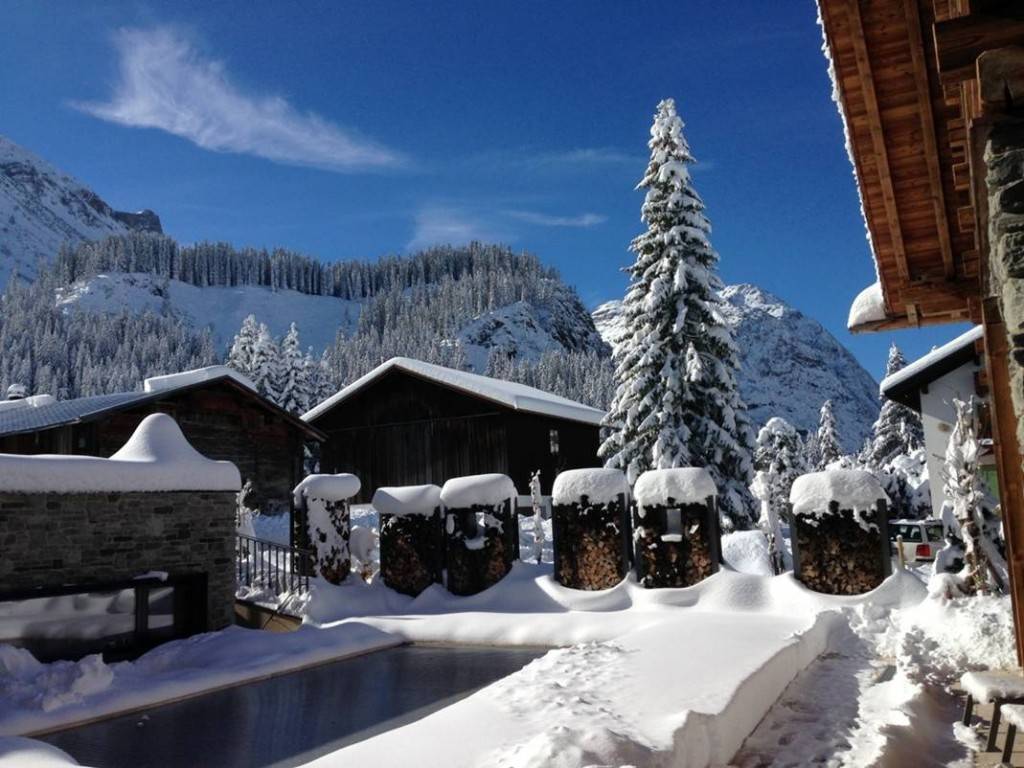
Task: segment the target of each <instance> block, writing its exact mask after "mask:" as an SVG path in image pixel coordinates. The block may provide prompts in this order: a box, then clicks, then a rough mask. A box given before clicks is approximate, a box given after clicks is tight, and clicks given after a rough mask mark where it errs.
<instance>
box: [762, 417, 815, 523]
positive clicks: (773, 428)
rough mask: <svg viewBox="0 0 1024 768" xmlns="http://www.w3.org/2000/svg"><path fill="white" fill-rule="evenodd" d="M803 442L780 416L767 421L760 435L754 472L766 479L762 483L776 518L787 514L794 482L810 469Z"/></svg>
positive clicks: (791, 426) (781, 517)
mask: <svg viewBox="0 0 1024 768" xmlns="http://www.w3.org/2000/svg"><path fill="white" fill-rule="evenodd" d="M801 442H802V441H801V440H800V435H799V434H798V433H797V431H796V429H795V428H794V427H793V425H792V424H790V423H789V422H788V421H786V420H785V419H783V418H781V417H779V416H775V417H773V418H771V419H768V422H767V423H766V424H765V425H764V426H763V427H761V430H760V431H759V432H758V433H757V443H756V445H755V447H754V469H755V470H757V472H758V474H759V475H760V476H762V478H763V479H762V481H761V482H762V484H763V485H764V486H765V488H766V489H767V497H768V500H769V502H770V503H771V506H772V512H773V513H774V516H775V517H776V518H777V519H783V518H784V517H785V515H786V510H787V505H788V504H789V489H790V488H792V487H793V481H794V480H796V479H797V478H798V477H800V475H802V474H804V473H805V472H807V471H808V470H809V469H810V468H809V467H808V466H807V464H806V461H805V458H804V449H803V445H802V444H801ZM761 495H764V493H763V492H762V494H761Z"/></svg>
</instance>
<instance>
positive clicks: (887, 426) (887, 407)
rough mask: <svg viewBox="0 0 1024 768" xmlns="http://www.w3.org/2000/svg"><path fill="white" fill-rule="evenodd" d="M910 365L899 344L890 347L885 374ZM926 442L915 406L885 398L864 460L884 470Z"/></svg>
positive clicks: (873, 466)
mask: <svg viewBox="0 0 1024 768" xmlns="http://www.w3.org/2000/svg"><path fill="white" fill-rule="evenodd" d="M906 365H907V360H906V358H905V357H903V353H902V352H900V349H899V347H897V346H896V345H895V344H893V345H892V346H891V347H890V348H889V360H888V362H887V363H886V367H885V375H886V376H887V377H888V376H892V375H893V374H894V373H896V372H897V371H899V370H901V369H903V368H904V367H906ZM923 445H924V428H923V427H922V426H921V416H920V415H919V414H917V413H915V412H914V411H913V410H912V409H910V408H908V407H907V406H905V405H903V404H902V403H897V402H895V401H893V400H889V399H887V398H885V397H882V409H881V411H880V412H879V414H878V420H877V421H876V422H875V427H874V436H873V437H872V439H871V443H870V445H869V446H868V448H867V451H866V452H865V454H864V456H863V463H864V464H865V465H866V466H868V467H871V468H873V469H879V470H884V469H885V468H886V466H887V465H888V464H889V463H890V462H892V461H893V460H894V459H895V458H896V457H898V456H901V455H908V454H910V453H912V452H913V451H915V450H916V449H918V448H920V447H922V446H923Z"/></svg>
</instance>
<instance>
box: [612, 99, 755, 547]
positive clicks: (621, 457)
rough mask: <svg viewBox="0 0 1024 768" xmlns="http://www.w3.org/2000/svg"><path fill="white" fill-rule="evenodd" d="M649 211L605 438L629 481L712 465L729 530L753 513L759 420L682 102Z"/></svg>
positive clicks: (657, 140) (652, 168)
mask: <svg viewBox="0 0 1024 768" xmlns="http://www.w3.org/2000/svg"><path fill="white" fill-rule="evenodd" d="M648 146H649V147H650V150H651V159H650V163H649V164H648V166H647V172H646V173H645V174H644V177H643V179H642V180H641V181H640V184H639V185H638V188H639V189H645V190H646V197H645V199H644V204H643V208H642V220H643V221H644V223H645V224H646V225H647V231H646V232H644V233H643V234H642V235H640V236H639V237H637V238H636V239H635V240H633V242H632V244H631V245H630V250H632V252H633V253H634V254H635V255H636V258H635V261H634V263H633V265H632V266H631V267H630V268H629V274H630V278H631V279H630V286H629V289H628V291H627V293H626V297H625V300H624V301H623V316H624V323H623V325H624V327H625V328H626V329H628V330H627V332H626V334H625V335H624V338H623V339H622V341H621V343H620V344H619V345H618V347H617V349H616V351H615V358H614V359H615V366H616V367H615V381H616V390H615V397H614V399H613V401H612V403H611V408H610V411H609V413H608V416H607V419H606V421H605V424H606V426H607V427H608V429H609V434H608V437H607V439H606V440H605V442H604V443H603V444H602V446H601V449H600V454H601V456H602V457H603V458H604V459H605V463H606V465H607V466H610V467H618V468H620V469H623V470H624V471H625V472H626V474H627V476H628V477H629V480H630V482H632V481H635V480H636V478H637V476H638V475H639V474H640V473H641V472H643V471H645V470H647V469H652V468H669V467H685V466H698V467H706V468H707V469H708V471H709V472H710V473H711V474H712V476H713V477H714V480H715V483H716V485H717V487H718V491H719V494H720V495H719V504H720V509H721V512H722V516H723V524H724V527H725V528H726V529H729V528H732V527H741V528H746V527H748V526H749V525H750V524H751V522H752V517H753V503H752V502H753V499H752V498H751V496H750V493H749V491H748V488H747V485H748V483H749V482H750V479H751V458H750V449H751V437H752V435H751V429H750V425H749V422H748V419H747V416H746V412H745V407H744V405H743V402H742V401H741V399H740V396H739V392H738V388H737V383H736V370H737V368H738V366H739V361H738V355H737V349H736V344H735V341H734V339H733V333H732V330H731V328H730V327H729V326H728V325H727V324H726V322H725V320H724V318H723V313H722V310H721V303H720V302H721V300H720V299H719V297H718V294H717V293H716V291H717V289H719V288H720V287H721V281H720V279H719V277H718V275H717V272H716V266H717V262H718V254H716V253H715V251H714V250H713V249H712V247H711V243H710V242H709V240H708V235H709V233H710V231H711V225H710V223H709V222H708V219H707V217H706V216H705V215H704V203H703V201H702V200H701V198H700V196H699V195H698V194H697V191H696V189H694V187H693V184H692V182H691V180H690V173H689V170H688V168H687V166H688V165H689V164H690V163H692V162H693V156H692V155H691V154H690V149H689V146H688V145H687V142H686V139H685V138H684V137H683V122H682V120H680V118H679V116H678V115H677V114H676V107H675V102H674V101H673V100H672V99H665V100H664V101H662V102H661V103H660V104H659V105H658V112H657V114H656V115H655V117H654V125H653V126H652V128H651V140H650V142H649V143H648Z"/></svg>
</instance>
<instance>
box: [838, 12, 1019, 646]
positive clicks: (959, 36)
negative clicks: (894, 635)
mask: <svg viewBox="0 0 1024 768" xmlns="http://www.w3.org/2000/svg"><path fill="white" fill-rule="evenodd" d="M819 8H820V12H821V21H822V26H823V29H824V34H825V42H826V50H827V53H828V55H829V58H830V63H831V69H832V73H833V77H834V82H835V89H836V98H837V101H838V105H839V108H840V112H841V114H842V117H843V120H844V123H845V127H846V131H847V136H848V140H849V148H850V154H851V160H852V162H853V165H854V169H855V172H856V177H857V182H858V186H859V188H860V195H861V200H862V203H863V209H864V217H865V220H866V224H867V228H868V232H869V235H870V241H871V247H872V250H873V255H874V259H875V263H876V266H877V272H878V282H877V283H876V284H875V285H873V286H871V287H869V288H868V289H866V290H865V291H864V292H863V293H862V294H861V296H859V297H858V298H857V300H856V301H855V303H854V307H853V308H852V310H851V315H850V328H851V330H853V331H871V330H883V329H895V328H912V327H918V326H922V325H928V324H934V323H950V322H960V321H969V322H973V323H976V324H982V325H983V326H984V331H983V334H982V338H981V339H979V340H978V341H977V344H976V348H977V352H978V353H979V354H980V355H981V357H982V358H983V360H984V365H983V368H982V370H981V372H980V374H979V378H980V381H979V390H980V391H982V392H985V393H986V394H987V396H988V401H989V406H990V409H991V417H992V428H993V438H994V446H995V452H996V460H997V465H998V469H999V472H998V475H999V486H1000V487H999V491H1000V498H1001V500H1002V509H1003V522H1004V531H1005V533H1006V540H1007V546H1008V550H1009V552H1008V555H1009V558H1008V559H1009V562H1010V570H1011V579H1012V592H1013V600H1014V614H1015V621H1016V626H1017V645H1018V648H1017V651H1018V656H1019V657H1020V659H1021V660H1024V632H1022V627H1024V496H1022V474H1021V467H1022V461H1021V445H1022V441H1024V348H1022V347H1024V336H1022V335H1021V333H1020V330H1021V329H1022V328H1024V279H1022V278H1024V271H1022V269H1021V265H1024V237H1021V236H1020V235H1019V233H1020V232H1021V231H1024V3H1021V2H1019V0H819Z"/></svg>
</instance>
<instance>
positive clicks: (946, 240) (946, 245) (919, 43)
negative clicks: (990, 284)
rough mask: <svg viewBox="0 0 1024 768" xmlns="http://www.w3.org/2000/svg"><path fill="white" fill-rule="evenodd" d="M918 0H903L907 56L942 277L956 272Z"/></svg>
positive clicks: (950, 275)
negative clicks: (911, 76) (911, 73)
mask: <svg viewBox="0 0 1024 768" xmlns="http://www.w3.org/2000/svg"><path fill="white" fill-rule="evenodd" d="M917 2H918V0H903V8H904V11H905V13H906V16H907V33H908V37H909V39H910V58H911V60H912V61H913V64H914V85H915V89H916V91H917V105H918V114H919V115H920V117H921V144H922V147H923V149H924V156H925V161H926V163H927V165H928V186H929V188H930V190H931V199H932V208H933V209H934V210H935V227H936V230H937V233H938V236H939V250H940V251H941V252H942V266H943V269H944V270H945V273H946V277H947V278H952V277H954V276H955V275H956V265H955V264H954V262H953V245H952V241H951V239H950V234H949V220H948V219H947V218H946V197H945V195H944V194H943V192H942V172H941V171H940V169H939V147H938V142H937V141H936V138H935V116H934V114H933V113H932V98H931V88H930V87H929V83H928V66H927V64H926V63H925V54H924V39H923V36H922V35H921V16H920V13H919V11H918V7H917Z"/></svg>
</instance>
